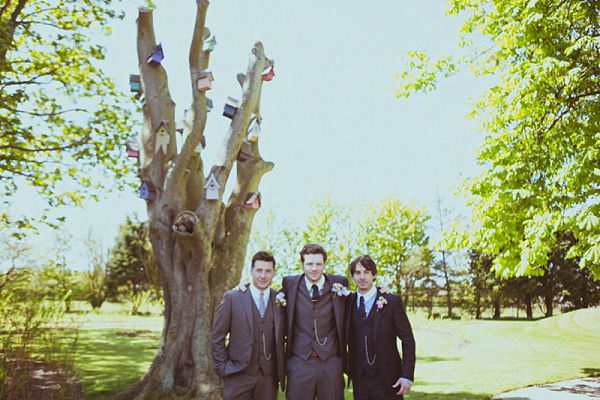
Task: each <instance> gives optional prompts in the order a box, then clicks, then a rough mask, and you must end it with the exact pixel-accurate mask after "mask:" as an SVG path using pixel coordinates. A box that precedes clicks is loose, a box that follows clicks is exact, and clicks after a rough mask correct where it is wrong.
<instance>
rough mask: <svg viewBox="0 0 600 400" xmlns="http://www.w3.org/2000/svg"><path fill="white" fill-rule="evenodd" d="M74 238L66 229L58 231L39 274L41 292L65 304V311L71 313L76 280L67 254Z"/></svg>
mask: <svg viewBox="0 0 600 400" xmlns="http://www.w3.org/2000/svg"><path fill="white" fill-rule="evenodd" d="M72 239H73V236H72V235H71V234H70V233H69V232H67V231H66V230H65V229H61V230H58V231H56V233H55V237H54V241H53V243H52V248H51V249H49V252H48V253H49V255H48V258H47V260H46V262H45V264H44V266H43V267H42V269H41V271H39V273H38V274H37V279H38V280H39V285H40V289H41V291H42V292H43V293H44V294H45V295H47V296H49V297H50V298H51V299H54V300H61V301H64V302H65V310H66V311H67V312H69V311H71V302H72V301H73V291H74V288H75V287H76V278H75V274H74V273H73V271H71V270H70V269H69V268H68V266H67V258H66V253H67V252H68V251H69V250H71V241H72Z"/></svg>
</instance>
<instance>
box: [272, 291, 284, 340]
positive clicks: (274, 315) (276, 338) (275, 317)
mask: <svg viewBox="0 0 600 400" xmlns="http://www.w3.org/2000/svg"><path fill="white" fill-rule="evenodd" d="M269 292H270V295H269V302H270V303H271V306H272V307H273V318H274V323H275V342H276V343H277V342H279V341H280V340H281V338H280V337H279V312H278V310H277V305H276V304H275V290H273V289H271V290H270V291H269Z"/></svg>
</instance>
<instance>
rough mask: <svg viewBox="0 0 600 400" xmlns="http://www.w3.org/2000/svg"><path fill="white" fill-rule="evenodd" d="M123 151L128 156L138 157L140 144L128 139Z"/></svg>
mask: <svg viewBox="0 0 600 400" xmlns="http://www.w3.org/2000/svg"><path fill="white" fill-rule="evenodd" d="M125 151H126V152H127V156H129V157H139V155H140V144H139V143H138V141H137V140H128V141H126V142H125Z"/></svg>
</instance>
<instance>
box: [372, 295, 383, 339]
mask: <svg viewBox="0 0 600 400" xmlns="http://www.w3.org/2000/svg"><path fill="white" fill-rule="evenodd" d="M379 296H381V294H380V293H379V289H377V293H375V302H374V303H373V307H372V309H371V312H374V313H375V326H374V332H373V339H374V340H377V331H378V330H379V323H380V322H381V314H383V309H382V310H381V312H379V311H378V310H377V304H376V303H377V299H378V298H379ZM373 308H374V310H373Z"/></svg>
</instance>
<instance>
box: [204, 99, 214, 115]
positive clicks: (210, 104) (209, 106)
mask: <svg viewBox="0 0 600 400" xmlns="http://www.w3.org/2000/svg"><path fill="white" fill-rule="evenodd" d="M212 109H213V102H212V100H211V99H209V98H208V97H207V98H206V112H210V111H211V110H212Z"/></svg>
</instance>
